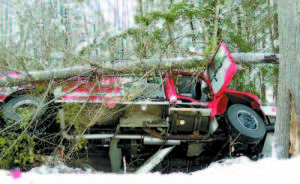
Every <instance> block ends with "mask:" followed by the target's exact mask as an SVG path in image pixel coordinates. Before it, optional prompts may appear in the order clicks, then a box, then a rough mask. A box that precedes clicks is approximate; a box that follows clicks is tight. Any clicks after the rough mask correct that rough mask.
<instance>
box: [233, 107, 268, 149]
mask: <svg viewBox="0 0 300 184" xmlns="http://www.w3.org/2000/svg"><path fill="white" fill-rule="evenodd" d="M227 122H228V124H229V133H230V135H231V136H232V139H233V140H235V142H240V143H258V142H259V141H260V140H261V139H263V138H264V136H265V134H266V126H265V123H264V121H263V120H262V118H261V117H260V116H259V115H258V114H257V113H256V112H255V111H254V110H252V109H251V108H249V107H248V106H245V105H241V104H236V105H232V106H231V107H230V108H229V109H228V112H227Z"/></svg>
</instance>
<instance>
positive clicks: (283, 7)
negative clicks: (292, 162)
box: [274, 0, 300, 159]
mask: <svg viewBox="0 0 300 184" xmlns="http://www.w3.org/2000/svg"><path fill="white" fill-rule="evenodd" d="M278 8H279V27H280V29H279V30H280V31H279V34H280V36H279V37H280V54H281V55H280V59H281V62H280V63H279V64H280V66H279V87H278V90H279V96H278V103H277V104H278V105H277V106H278V109H277V123H276V127H275V149H274V151H275V156H276V157H277V158H278V159H286V158H288V157H289V144H290V140H291V139H290V138H293V136H297V135H298V126H297V123H295V122H298V123H299V121H300V72H299V71H300V53H299V49H300V34H299V31H298V30H299V29H300V13H299V8H300V2H299V1H298V0H288V1H284V0H280V1H279V6H278ZM292 112H294V113H292ZM291 120H294V121H291ZM291 130H292V131H291ZM291 143H292V144H294V143H293V142H291ZM297 152H299V151H297V150H296V153H294V154H297Z"/></svg>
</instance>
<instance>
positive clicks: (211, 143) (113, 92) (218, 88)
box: [0, 43, 274, 173]
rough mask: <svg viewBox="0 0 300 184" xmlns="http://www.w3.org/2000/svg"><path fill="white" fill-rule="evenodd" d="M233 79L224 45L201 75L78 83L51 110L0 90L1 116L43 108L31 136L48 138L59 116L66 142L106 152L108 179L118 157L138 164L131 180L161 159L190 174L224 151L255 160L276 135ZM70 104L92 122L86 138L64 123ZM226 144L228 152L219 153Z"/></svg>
mask: <svg viewBox="0 0 300 184" xmlns="http://www.w3.org/2000/svg"><path fill="white" fill-rule="evenodd" d="M236 72H237V66H236V64H235V62H234V60H233V59H232V57H231V55H230V53H229V51H228V49H227V47H226V45H225V44H224V43H221V44H220V45H219V46H218V48H217V50H216V52H215V54H214V55H213V57H212V59H211V60H210V61H209V63H208V64H207V67H206V69H205V71H204V72H203V73H199V74H198V73H191V72H185V71H166V72H164V73H163V75H162V77H161V80H160V82H158V83H149V82H148V81H147V80H144V81H142V82H139V83H132V81H130V80H128V78H124V77H121V76H115V75H112V76H103V77H102V78H101V79H100V80H98V78H97V76H77V77H73V78H71V79H70V80H68V81H67V82H66V83H64V84H63V85H60V86H58V87H56V88H55V89H54V90H53V96H49V97H48V98H49V99H47V100H49V101H51V99H53V100H52V101H51V103H47V102H42V101H41V98H40V97H38V96H37V94H35V93H28V90H30V89H31V88H36V86H32V85H28V86H16V87H12V88H9V89H8V88H1V89H2V92H3V93H2V94H1V95H2V96H1V95H0V97H3V105H2V115H3V117H4V120H5V121H6V122H11V121H15V122H17V121H19V120H21V116H20V115H18V114H17V111H16V109H17V108H18V107H21V106H24V105H30V106H36V107H38V105H39V104H41V103H43V104H44V108H42V110H41V111H39V112H38V114H37V116H36V117H37V120H38V121H37V122H38V123H37V125H38V126H36V127H37V129H38V131H35V130H34V132H39V133H42V134H43V133H44V132H45V131H46V132H47V131H48V129H47V128H49V127H54V124H55V123H54V124H53V123H52V122H55V116H56V115H58V117H59V118H58V119H59V122H60V129H59V130H58V131H61V132H62V135H63V137H64V138H66V139H69V140H73V139H79V138H82V137H83V138H86V139H88V140H89V143H90V144H91V145H94V146H95V147H99V148H97V149H101V148H104V147H109V153H108V154H109V157H110V161H111V166H112V171H113V172H118V171H119V170H120V169H121V168H122V165H123V163H122V158H123V157H125V158H126V160H127V161H128V162H130V163H135V164H132V165H133V166H132V167H135V168H138V169H136V173H145V172H149V171H151V170H152V169H153V168H154V167H156V166H157V164H158V163H160V161H161V160H164V161H165V163H164V162H161V163H160V164H162V165H164V164H167V165H168V167H171V166H170V165H172V164H168V163H176V164H177V165H180V164H179V163H181V165H180V166H179V167H188V168H189V167H191V165H193V164H194V165H193V166H195V165H196V163H198V162H199V160H201V159H204V158H205V159H206V160H207V158H208V157H209V158H210V159H211V160H214V159H215V158H217V157H219V154H220V153H221V152H222V153H224V155H226V154H227V153H230V154H231V155H234V153H236V154H238V153H243V154H247V155H249V156H253V155H257V153H258V152H260V151H261V149H262V148H261V145H263V142H264V140H265V137H266V134H267V132H268V131H272V130H273V127H272V126H273V125H274V124H272V122H271V121H270V118H269V116H268V115H267V114H266V113H264V111H263V110H262V108H261V104H260V101H259V99H258V98H257V97H256V96H255V95H252V94H250V93H246V92H241V91H235V90H231V89H228V85H229V83H230V82H231V80H232V78H233V77H234V75H235V74H236ZM159 76H160V75H159ZM128 81H129V82H128ZM97 85H98V86H97ZM9 90H10V91H9ZM74 104H75V105H76V104H86V107H87V108H86V109H84V110H83V111H81V113H82V114H81V115H82V116H83V117H84V118H85V120H86V123H87V124H89V123H90V122H93V126H91V127H90V128H89V130H88V131H86V132H88V133H85V134H82V135H74V134H70V133H69V132H68V131H67V128H66V127H67V126H66V124H67V123H72V122H66V121H67V120H66V119H65V114H66V113H67V110H68V109H64V108H62V107H63V105H74ZM57 107H59V108H57ZM99 110H101V111H99ZM34 112H36V111H34ZM49 114H52V116H49ZM48 120H49V121H51V124H50V123H49V121H48ZM52 130H53V129H52ZM42 134H38V135H37V136H39V135H42ZM226 144H228V145H230V150H227V151H226V150H225V151H224V148H225V147H226V148H227V147H229V146H226ZM208 150H213V151H208ZM225 152H226V153H225ZM168 154H169V155H168ZM167 155H168V156H167ZM165 157H166V158H165ZM164 158H165V159H164ZM205 159H204V160H205ZM139 160H142V161H143V162H142V163H141V161H139ZM146 160H147V162H146ZM178 160H180V162H178ZM208 160H209V159H208ZM173 165H174V164H173Z"/></svg>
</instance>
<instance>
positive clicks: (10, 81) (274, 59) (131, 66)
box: [0, 53, 279, 87]
mask: <svg viewBox="0 0 300 184" xmlns="http://www.w3.org/2000/svg"><path fill="white" fill-rule="evenodd" d="M232 57H233V59H234V60H235V62H236V63H237V64H246V63H247V64H258V63H273V64H278V63H279V62H278V61H279V55H278V54H265V53H233V54H232ZM77 59H82V60H87V61H88V59H87V58H77ZM88 62H89V63H90V64H91V65H90V66H87V65H85V66H73V67H68V68H63V69H52V70H49V71H33V72H28V73H22V74H21V75H15V74H14V75H11V74H9V73H4V74H3V75H2V77H1V78H0V87H3V86H16V85H25V84H30V83H36V82H42V81H49V80H51V79H64V78H70V77H73V76H77V75H80V74H83V73H87V72H92V71H94V72H97V73H98V74H99V75H106V74H113V73H115V74H116V73H121V74H126V73H132V72H135V73H136V72H138V73H145V72H146V71H149V70H153V69H157V70H168V69H187V68H196V67H199V66H200V65H202V66H204V65H205V64H206V63H208V61H204V60H203V56H201V55H198V56H190V57H177V58H163V59H142V60H139V61H131V60H120V61H115V62H113V63H112V62H110V61H105V62H103V61H100V60H98V61H97V59H95V60H93V61H88ZM203 64H204V65H203Z"/></svg>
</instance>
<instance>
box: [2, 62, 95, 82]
mask: <svg viewBox="0 0 300 184" xmlns="http://www.w3.org/2000/svg"><path fill="white" fill-rule="evenodd" d="M94 70H95V68H94V67H92V66H74V67H68V68H62V69H55V70H49V71H31V72H28V73H22V74H16V73H11V72H3V73H2V74H1V76H0V77H1V78H0V86H1V87H4V86H6V87H9V86H17V85H25V84H30V83H36V82H44V81H49V80H51V79H64V78H70V77H73V76H76V75H80V74H83V73H88V72H92V71H94Z"/></svg>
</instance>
